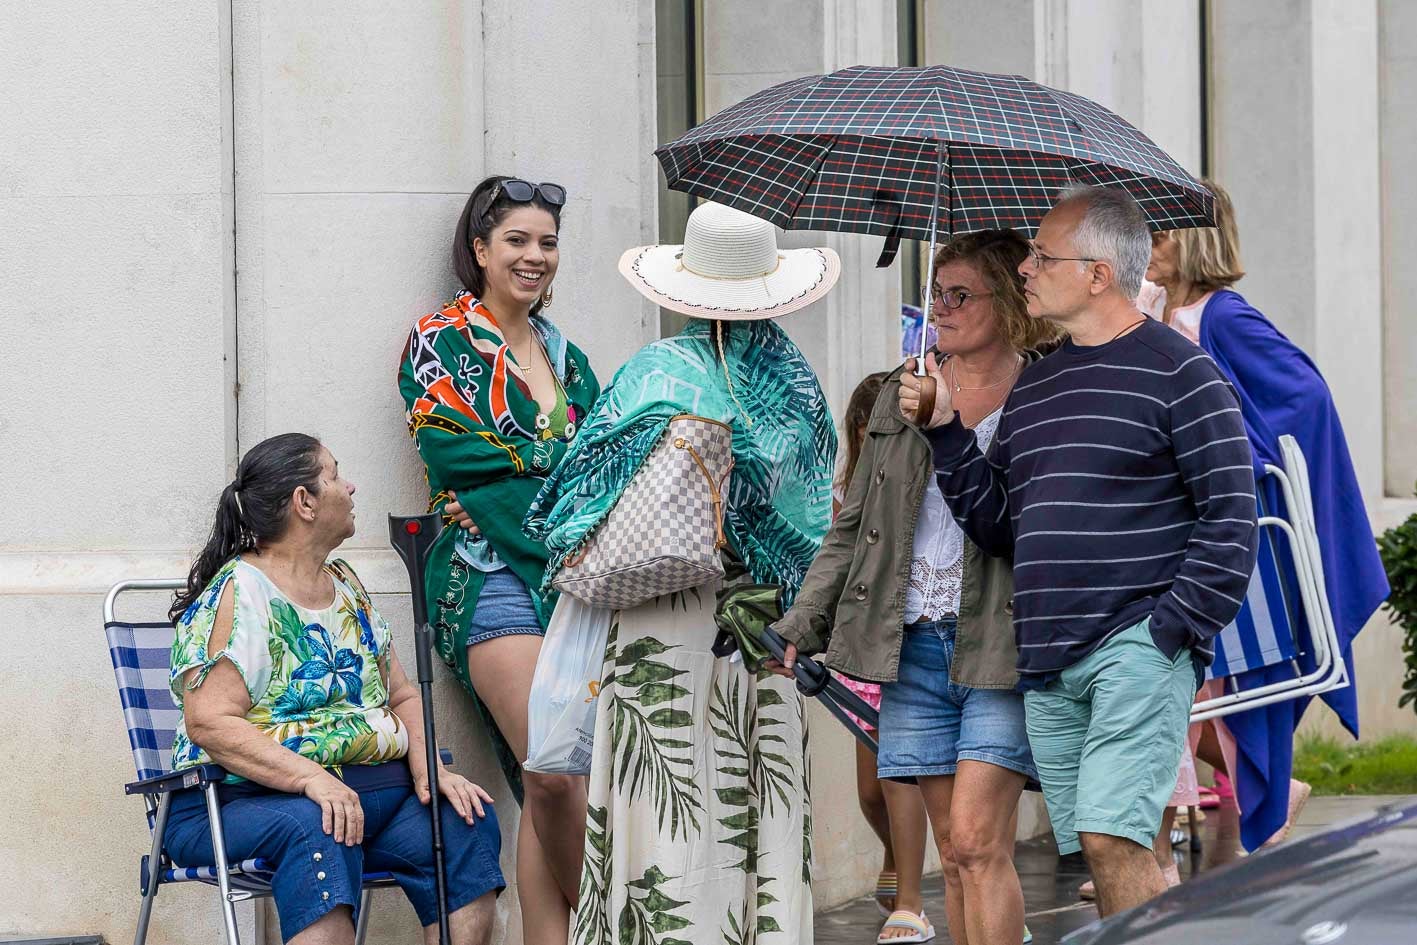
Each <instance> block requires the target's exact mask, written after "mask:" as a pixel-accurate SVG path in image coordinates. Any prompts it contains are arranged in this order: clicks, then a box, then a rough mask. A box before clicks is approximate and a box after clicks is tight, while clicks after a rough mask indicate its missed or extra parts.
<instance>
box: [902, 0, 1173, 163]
mask: <svg viewBox="0 0 1417 945" xmlns="http://www.w3.org/2000/svg"><path fill="white" fill-rule="evenodd" d="M1198 4H1199V0H1141V2H1134V0H929V2H927V3H926V6H925V24H924V28H925V33H926V46H925V49H926V58H927V60H928V61H929V62H931V63H938V64H941V65H949V66H955V67H957V68H962V69H976V70H979V71H981V72H996V73H1003V74H1008V75H1022V76H1026V77H1027V78H1030V79H1033V80H1034V81H1036V82H1041V83H1043V84H1044V85H1048V86H1051V87H1053V88H1058V89H1064V90H1066V91H1069V92H1075V93H1077V94H1078V95H1085V96H1087V97H1088V98H1090V99H1092V100H1094V101H1096V102H1099V103H1101V104H1102V105H1105V106H1107V107H1108V108H1110V109H1112V110H1113V111H1115V112H1117V114H1119V115H1121V116H1122V117H1123V118H1125V119H1127V121H1129V122H1131V123H1132V124H1133V125H1135V126H1137V127H1138V128H1140V129H1141V130H1142V131H1143V132H1145V133H1146V134H1147V135H1148V136H1150V137H1151V138H1152V140H1154V141H1155V142H1156V143H1157V144H1158V145H1159V146H1160V147H1162V148H1163V149H1165V150H1166V151H1167V153H1169V154H1170V155H1172V156H1173V157H1174V158H1176V160H1177V161H1179V162H1180V163H1181V165H1182V166H1183V167H1185V168H1186V169H1187V170H1189V171H1191V172H1192V173H1199V171H1200V29H1199V27H1200V12H1199V6H1198Z"/></svg>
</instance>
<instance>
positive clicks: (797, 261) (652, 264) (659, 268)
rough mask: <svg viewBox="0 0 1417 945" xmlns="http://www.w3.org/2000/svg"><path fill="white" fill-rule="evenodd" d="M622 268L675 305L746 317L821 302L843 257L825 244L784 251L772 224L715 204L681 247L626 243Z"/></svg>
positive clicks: (660, 300) (700, 214)
mask: <svg viewBox="0 0 1417 945" xmlns="http://www.w3.org/2000/svg"><path fill="white" fill-rule="evenodd" d="M620 274H621V275H623V276H624V277H625V279H626V280H627V281H628V282H629V283H630V285H632V286H634V287H635V289H636V290H637V291H638V292H639V293H640V294H641V295H643V296H644V297H645V298H647V299H649V300H650V301H651V302H654V303H655V304H656V305H659V306H662V307H663V308H667V309H669V310H670V311H673V312H679V313H681V314H684V315H690V316H693V317H694V318H708V319H719V320H723V321H747V320H750V319H758V318H777V317H778V316H780V315H786V314H787V313H789V312H795V311H797V310H798V309H802V308H806V307H807V306H808V305H811V304H812V303H813V302H816V301H817V300H818V299H820V298H822V297H823V296H824V295H826V294H827V293H828V292H830V291H831V289H832V286H834V285H836V280H837V278H838V277H839V276H840V275H841V259H840V258H839V257H838V256H837V254H836V252H835V251H834V250H831V249H828V248H825V247H822V248H812V249H785V250H780V249H778V248H777V230H776V229H775V228H774V227H773V225H772V224H771V223H769V222H767V221H766V220H762V219H759V218H758V217H755V216H752V215H751V214H747V213H744V212H743V211H741V210H734V209H733V208H732V207H726V206H724V205H723V204H719V203H712V202H709V203H704V204H701V205H700V206H699V207H698V208H697V209H695V210H694V212H693V213H691V214H689V222H688V224H687V225H685V227H684V242H683V244H682V245H675V244H661V245H658V246H636V247H634V248H632V249H627V250H626V251H625V254H624V255H623V256H621V257H620Z"/></svg>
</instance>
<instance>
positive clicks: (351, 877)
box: [166, 785, 507, 941]
mask: <svg viewBox="0 0 1417 945" xmlns="http://www.w3.org/2000/svg"><path fill="white" fill-rule="evenodd" d="M218 791H220V788H218ZM359 804H360V806H361V807H362V808H363V809H364V842H363V843H362V844H360V845H359V846H355V847H348V846H345V845H344V844H341V843H336V842H335V841H334V838H333V837H330V836H328V835H327V834H326V833H325V832H324V830H323V829H322V827H321V823H320V817H321V814H320V806H319V805H318V804H316V803H315V802H314V801H312V800H310V799H309V798H307V797H305V796H303V795H300V794H282V793H277V792H271V793H269V794H259V795H255V796H243V797H238V798H234V799H232V800H231V801H228V802H226V803H224V804H222V808H221V821H222V828H223V831H224V835H225V838H226V855H227V858H228V859H229V860H230V861H231V862H233V863H234V862H239V861H241V860H245V859H250V858H253V857H260V858H262V859H265V860H268V861H270V862H271V863H273V864H274V866H275V875H274V877H273V879H272V880H271V888H272V891H273V893H274V899H275V904H276V913H277V914H278V915H279V916H280V931H281V936H282V938H283V939H284V940H285V941H290V939H291V938H292V937H293V936H295V935H297V934H299V932H300V931H301V930H302V929H304V928H306V927H307V926H309V925H310V924H311V923H313V922H315V921H316V920H317V919H320V918H322V917H323V916H324V915H325V914H326V913H327V912H329V911H330V910H331V909H333V908H335V907H336V906H349V907H350V908H351V909H353V910H354V913H355V915H356V917H357V915H358V912H359V904H360V877H361V875H362V874H363V873H365V872H370V873H376V872H388V873H391V874H393V877H394V879H395V880H396V881H397V882H398V884H399V886H400V887H401V888H402V889H403V891H404V894H405V895H406V896H408V899H409V902H411V903H412V904H413V908H414V911H416V912H417V913H418V921H419V922H420V923H421V924H422V925H424V926H428V925H432V924H433V923H435V922H437V921H438V893H437V885H436V879H435V871H434V869H433V832H432V819H431V818H430V817H429V816H428V808H427V807H425V806H423V804H422V803H420V802H419V800H418V798H417V797H416V796H415V795H414V793H413V788H412V787H410V786H407V785H404V786H400V787H389V788H378V789H375V790H369V791H360V792H359ZM483 809H484V810H485V811H486V812H487V816H486V817H484V818H482V819H481V820H478V821H476V822H475V823H473V824H471V825H469V824H468V822H467V821H465V820H462V819H461V818H459V817H458V815H457V812H456V811H455V810H453V805H452V804H450V803H448V802H447V801H446V800H445V801H443V803H442V804H441V805H440V811H441V814H442V816H441V818H440V819H441V821H442V824H443V857H444V863H445V864H446V866H447V877H448V910H449V912H454V911H456V910H458V909H460V908H462V907H463V906H465V905H467V904H468V903H471V902H473V901H475V900H477V899H479V898H481V897H482V896H483V895H485V894H486V893H488V892H492V891H494V890H495V891H497V892H501V891H502V889H504V888H505V887H506V885H507V883H506V880H505V879H503V878H502V870H501V868H500V867H499V866H498V863H497V858H498V855H499V854H500V852H501V847H502V835H501V833H500V831H499V830H498V827H497V815H496V814H495V813H493V810H492V807H491V805H483ZM166 839H167V843H166V848H167V852H168V855H169V856H171V857H172V859H173V860H174V861H175V862H177V863H178V864H179V865H181V866H210V865H212V864H213V863H214V862H215V855H214V854H213V852H212V841H211V833H210V827H209V821H208V819H207V809H206V806H205V802H204V799H203V796H202V795H201V794H200V793H199V792H197V791H185V792H183V793H181V794H178V795H177V796H176V797H174V798H173V800H172V811H171V814H170V815H169V818H168V822H167V834H166Z"/></svg>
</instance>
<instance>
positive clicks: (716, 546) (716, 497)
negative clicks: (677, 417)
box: [674, 436, 733, 551]
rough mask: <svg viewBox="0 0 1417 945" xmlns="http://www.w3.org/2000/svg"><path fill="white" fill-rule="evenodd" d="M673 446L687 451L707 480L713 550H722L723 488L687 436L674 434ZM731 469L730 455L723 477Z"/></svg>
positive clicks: (726, 539)
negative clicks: (711, 513) (711, 504)
mask: <svg viewBox="0 0 1417 945" xmlns="http://www.w3.org/2000/svg"><path fill="white" fill-rule="evenodd" d="M674 446H675V448H677V449H681V450H685V451H687V452H688V454H689V455H690V456H691V457H693V459H694V463H695V464H696V465H697V466H698V467H699V472H701V473H703V474H704V482H707V483H708V487H709V499H710V501H712V502H713V517H714V528H715V535H714V543H713V550H714V551H722V550H723V547H724V546H725V545H727V544H728V536H726V535H725V534H724V533H723V490H722V489H720V488H719V484H718V483H716V482H714V481H713V473H711V472H709V468H708V465H707V464H705V463H704V459H703V457H702V456H700V455H699V451H698V450H696V449H694V444H692V443H690V442H689V440H688V438H687V437H684V436H676V437H675V438H674ZM732 471H733V458H732V457H731V456H730V457H729V459H728V470H727V471H726V472H725V473H724V474H723V478H724V479H727V478H728V474H729V473H731V472H732Z"/></svg>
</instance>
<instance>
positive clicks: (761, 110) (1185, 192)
mask: <svg viewBox="0 0 1417 945" xmlns="http://www.w3.org/2000/svg"><path fill="white" fill-rule="evenodd" d="M655 155H656V157H658V158H659V161H660V164H661V165H662V166H663V168H664V173H665V176H666V177H667V178H668V182H669V186H670V188H672V189H674V190H681V191H687V192H688V193H691V194H695V195H697V196H700V197H704V198H707V199H709V200H716V201H718V202H719V203H725V204H728V205H730V206H733V207H737V208H738V209H740V210H744V211H746V212H748V213H751V214H754V215H755V216H759V217H762V218H763V219H766V220H770V221H771V222H773V223H774V224H776V225H778V226H781V227H783V228H785V229H799V230H835V231H844V232H849V233H877V234H883V235H887V236H893V237H907V238H915V239H924V240H928V239H931V237H932V233H931V217H932V211H933V210H935V209H938V212H939V215H938V225H939V231H940V232H941V233H946V234H954V233H964V232H968V231H971V230H980V229H988V228H992V227H1013V228H1015V229H1019V230H1023V231H1025V232H1027V233H1029V234H1030V235H1031V234H1032V233H1033V231H1034V230H1035V229H1036V227H1037V226H1038V223H1039V221H1040V220H1041V219H1042V218H1043V216H1044V214H1046V213H1047V212H1048V210H1049V209H1050V208H1051V207H1052V206H1053V203H1054V202H1055V200H1056V199H1057V194H1058V191H1059V190H1061V189H1062V188H1063V187H1066V186H1067V185H1068V184H1070V183H1073V182H1081V183H1087V184H1102V185H1109V186H1118V187H1124V188H1126V190H1127V191H1128V192H1129V193H1131V195H1132V196H1133V197H1135V198H1136V200H1137V202H1138V203H1139V204H1141V207H1142V209H1143V210H1144V211H1145V212H1146V215H1147V219H1148V220H1149V221H1150V223H1151V225H1152V227H1153V228H1155V229H1158V230H1162V229H1165V230H1171V229H1182V228H1186V227H1195V226H1213V225H1214V222H1213V219H1212V204H1213V198H1212V196H1211V194H1210V192H1209V191H1208V190H1206V188H1205V186H1204V185H1203V184H1201V183H1200V182H1199V181H1197V180H1196V179H1195V178H1193V177H1192V176H1191V175H1190V174H1188V173H1187V172H1186V171H1185V170H1184V169H1183V168H1182V167H1181V166H1180V165H1179V164H1177V163H1176V162H1175V161H1174V160H1172V159H1171V157H1170V156H1169V155H1167V154H1166V152H1164V151H1162V150H1161V149H1160V148H1158V147H1157V146H1156V145H1155V144H1154V143H1152V141H1151V139H1149V138H1147V137H1146V135H1144V134H1142V133H1141V132H1140V131H1138V130H1137V129H1135V128H1133V127H1132V126H1131V125H1130V124H1128V123H1127V122H1125V121H1123V120H1122V119H1121V118H1119V117H1118V116H1117V115H1115V114H1113V113H1112V112H1110V111H1108V110H1107V109H1105V108H1103V107H1102V106H1100V105H1098V104H1097V103H1095V102H1092V101H1089V100H1088V99H1085V98H1083V97H1081V96H1078V95H1073V94H1071V93H1069V92H1060V91H1058V90H1056V89H1050V88H1048V87H1047V86H1043V85H1039V84H1038V83H1036V82H1032V81H1030V80H1028V79H1025V78H1022V77H1020V76H1005V75H991V74H989V73H985V72H971V71H969V70H967V69H951V68H948V67H946V66H925V67H923V68H908V67H899V68H896V67H884V66H854V67H852V68H850V69H843V70H841V71H839V72H833V73H831V74H830V75H814V76H806V77H804V78H800V79H793V80H791V81H789V82H784V83H782V84H780V85H776V86H773V87H772V88H770V89H766V90H765V91H762V92H759V93H758V94H756V95H753V96H751V97H749V98H747V99H745V100H744V101H742V102H740V103H739V104H737V105H733V106H730V107H729V108H726V109H724V110H723V111H721V112H719V113H718V114H717V115H714V116H713V117H712V118H710V119H709V120H708V121H706V122H704V123H703V124H701V125H699V126H697V127H695V128H693V129H691V130H689V131H688V132H687V133H685V134H684V135H683V136H681V137H680V138H679V139H678V140H676V141H673V142H671V143H669V144H667V145H664V146H663V147H661V148H660V149H659V150H657V151H656V152H655ZM937 186H938V188H939V190H938V192H939V194H940V198H939V202H938V204H937V203H936V193H937Z"/></svg>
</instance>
